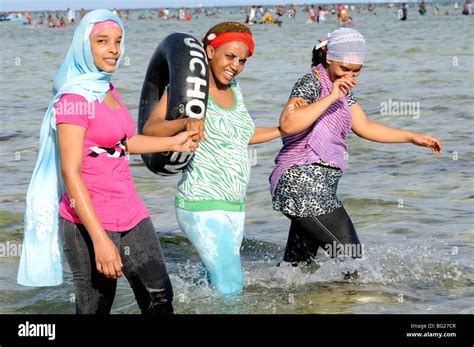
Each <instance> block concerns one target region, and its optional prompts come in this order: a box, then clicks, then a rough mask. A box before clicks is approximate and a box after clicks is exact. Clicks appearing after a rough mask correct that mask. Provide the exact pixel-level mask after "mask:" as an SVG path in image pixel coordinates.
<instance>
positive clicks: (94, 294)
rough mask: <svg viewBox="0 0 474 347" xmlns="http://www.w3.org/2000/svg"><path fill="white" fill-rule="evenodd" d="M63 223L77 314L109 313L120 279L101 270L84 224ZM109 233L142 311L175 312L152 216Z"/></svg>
mask: <svg viewBox="0 0 474 347" xmlns="http://www.w3.org/2000/svg"><path fill="white" fill-rule="evenodd" d="M59 225H60V229H59V230H60V235H61V239H62V243H63V248H64V253H65V255H66V258H67V261H68V263H69V267H70V268H71V271H72V274H73V278H74V287H75V292H76V299H75V301H76V313H77V314H109V313H110V309H111V308H112V303H113V301H114V297H115V289H116V287H117V280H116V279H111V278H106V277H105V276H104V275H103V274H101V273H99V272H98V271H97V268H96V262H95V254H94V245H93V244H92V240H91V238H90V236H89V233H88V232H87V230H86V228H85V227H84V225H83V224H75V223H72V222H70V221H68V220H66V219H64V218H61V219H60V224H59ZM107 235H108V236H109V237H110V239H111V240H112V241H113V242H114V244H115V245H116V246H117V248H118V249H119V250H120V256H121V258H122V262H123V273H124V275H125V277H126V278H127V280H128V282H129V283H130V285H131V287H132V289H133V292H134V294H135V298H136V300H137V303H138V306H139V307H140V310H141V312H142V314H146V315H157V314H163V313H173V306H172V301H173V290H172V288H171V282H170V279H169V276H168V272H167V271H166V266H165V260H164V259H163V253H162V250H161V245H160V241H159V239H158V235H157V234H156V232H155V228H154V227H153V224H152V222H151V219H150V218H149V217H148V218H145V219H144V220H142V221H141V222H140V223H138V225H137V226H135V227H134V228H133V229H132V230H130V231H126V232H111V231H107Z"/></svg>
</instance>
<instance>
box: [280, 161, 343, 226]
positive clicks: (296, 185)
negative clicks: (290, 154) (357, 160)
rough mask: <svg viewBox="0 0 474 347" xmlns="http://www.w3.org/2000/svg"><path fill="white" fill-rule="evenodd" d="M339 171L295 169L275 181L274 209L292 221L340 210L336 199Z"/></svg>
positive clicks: (312, 167) (313, 167) (310, 166)
mask: <svg viewBox="0 0 474 347" xmlns="http://www.w3.org/2000/svg"><path fill="white" fill-rule="evenodd" d="M341 176H342V171H341V170H340V169H339V168H334V167H328V166H323V165H321V164H307V165H294V166H292V167H291V168H289V169H288V170H287V171H286V172H285V173H284V174H283V175H282V176H281V178H280V180H279V181H278V184H277V187H276V189H275V194H274V195H273V209H274V210H276V211H280V212H282V213H284V214H286V215H290V216H294V217H309V216H320V215H323V214H326V213H330V212H332V211H334V210H336V209H337V208H339V207H341V206H342V202H341V201H340V200H339V199H338V198H337V196H336V191H337V184H338V183H339V179H340V178H341Z"/></svg>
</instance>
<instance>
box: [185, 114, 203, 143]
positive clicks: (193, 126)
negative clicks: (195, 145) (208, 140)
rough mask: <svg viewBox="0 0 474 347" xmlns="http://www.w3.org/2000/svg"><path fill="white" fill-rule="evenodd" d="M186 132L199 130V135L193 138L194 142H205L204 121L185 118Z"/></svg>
mask: <svg viewBox="0 0 474 347" xmlns="http://www.w3.org/2000/svg"><path fill="white" fill-rule="evenodd" d="M184 128H185V130H192V131H194V130H197V131H198V133H197V134H196V135H194V136H193V137H192V140H193V141H204V119H197V118H185V119H184Z"/></svg>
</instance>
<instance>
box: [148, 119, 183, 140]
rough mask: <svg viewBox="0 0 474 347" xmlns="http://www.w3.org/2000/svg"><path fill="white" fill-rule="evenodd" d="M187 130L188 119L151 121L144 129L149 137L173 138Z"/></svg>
mask: <svg viewBox="0 0 474 347" xmlns="http://www.w3.org/2000/svg"><path fill="white" fill-rule="evenodd" d="M183 130H186V118H180V119H174V120H163V119H155V120H151V119H149V120H148V121H147V122H146V123H145V126H144V127H143V134H144V135H148V136H173V135H176V134H177V133H179V132H181V131H183Z"/></svg>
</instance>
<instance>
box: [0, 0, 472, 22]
mask: <svg viewBox="0 0 474 347" xmlns="http://www.w3.org/2000/svg"><path fill="white" fill-rule="evenodd" d="M378 6H379V7H381V8H385V9H391V8H393V9H395V11H394V13H395V14H396V15H397V16H398V19H400V20H407V18H408V10H409V8H410V7H413V8H415V9H416V7H418V13H419V15H420V16H424V15H426V14H427V13H428V10H427V5H426V4H425V2H424V1H423V0H422V1H421V2H420V3H401V4H395V3H385V4H380V5H378ZM430 6H432V13H433V14H434V15H440V14H441V10H440V8H439V6H438V4H430ZM453 7H454V10H455V11H460V12H461V13H462V14H463V15H473V14H474V13H473V9H472V2H471V0H466V2H465V3H464V4H463V5H461V4H460V3H458V2H455V3H454V4H453ZM234 11H235V10H234ZM237 11H238V12H239V13H240V14H242V15H244V16H246V17H245V24H247V25H254V24H277V25H278V26H281V25H282V24H283V19H284V18H288V19H289V20H291V19H294V18H296V16H297V15H303V16H307V17H308V20H307V21H306V22H307V23H321V22H325V21H326V20H327V18H328V17H329V16H335V15H337V18H338V24H339V26H342V27H350V26H352V25H353V22H354V21H353V18H352V16H351V13H358V14H360V13H372V14H374V15H377V12H376V7H375V6H374V5H372V4H358V5H342V4H337V5H335V4H333V5H296V4H292V5H286V6H285V5H277V6H266V7H263V6H257V5H254V6H249V7H242V8H240V9H239V10H237ZM76 12H79V15H78V16H77V15H76ZM86 13H87V11H86V10H85V9H84V8H81V9H80V10H79V11H76V10H74V9H71V8H68V9H67V10H66V11H65V12H64V11H53V12H35V13H34V15H32V12H31V11H24V12H21V11H18V12H15V11H10V12H8V13H0V21H17V22H23V24H28V25H35V26H43V25H47V27H48V28H61V27H65V26H68V25H75V24H76V22H77V21H79V20H81V19H82V18H83V17H84V16H85V15H86ZM113 13H114V14H115V15H117V16H118V17H119V18H121V19H122V20H125V21H128V20H129V17H130V9H125V10H120V9H117V8H114V9H113ZM221 14H222V9H221V8H218V7H214V8H211V7H209V8H205V7H197V8H188V7H182V8H165V7H161V8H159V9H146V10H142V11H141V12H140V13H139V14H138V15H137V16H136V19H138V20H157V19H158V20H175V21H187V22H189V21H192V20H193V19H198V18H200V17H210V18H213V17H217V18H218V17H219V16H220V15H221ZM444 14H445V15H449V14H450V13H449V11H448V9H446V10H445V12H444Z"/></svg>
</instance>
